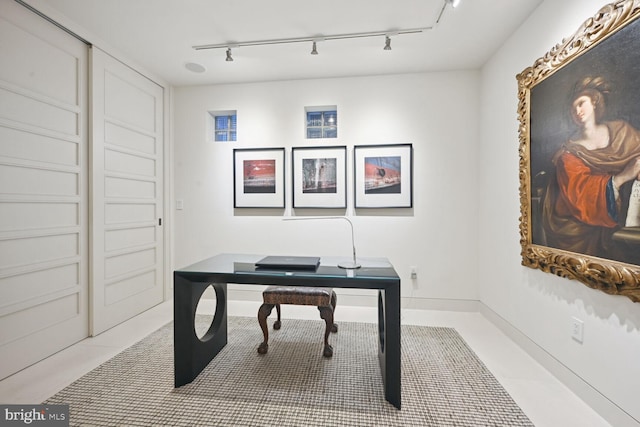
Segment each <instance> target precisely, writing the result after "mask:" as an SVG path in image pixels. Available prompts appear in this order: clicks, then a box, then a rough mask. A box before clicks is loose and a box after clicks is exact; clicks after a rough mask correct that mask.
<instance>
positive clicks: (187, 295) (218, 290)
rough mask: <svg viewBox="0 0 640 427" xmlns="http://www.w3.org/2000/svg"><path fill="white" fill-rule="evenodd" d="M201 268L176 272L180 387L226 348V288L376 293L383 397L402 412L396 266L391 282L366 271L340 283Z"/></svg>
mask: <svg viewBox="0 0 640 427" xmlns="http://www.w3.org/2000/svg"><path fill="white" fill-rule="evenodd" d="M220 256H227V257H228V256H229V255H220ZM215 258H216V257H214V258H211V260H213V259H215ZM259 258H260V257H258V258H256V260H257V259H259ZM206 261H207V260H205V261H203V262H202V263H205V262H206ZM202 263H198V264H194V265H193V266H191V267H187V268H185V269H182V270H176V271H174V274H173V277H174V283H173V295H174V301H173V303H174V369H175V387H180V386H183V385H185V384H188V383H190V382H192V381H193V380H194V379H195V378H196V377H197V376H198V375H199V374H200V372H201V371H202V370H203V369H204V368H205V367H206V366H207V365H208V364H209V362H210V361H211V360H212V359H213V358H214V357H215V356H216V355H217V354H218V353H219V352H220V350H222V348H223V347H224V346H225V345H226V344H227V283H236V284H246V285H256V284H257V285H286V286H319V287H332V288H358V289H377V290H378V336H379V341H378V349H379V351H378V359H379V362H380V371H381V373H382V379H383V383H384V394H385V398H386V399H387V401H388V402H389V403H391V404H392V405H393V406H395V407H396V408H398V409H400V407H401V369H400V367H401V359H400V354H401V348H400V278H399V277H398V276H397V274H396V273H395V271H393V267H392V266H391V264H389V268H390V269H391V271H393V273H394V274H393V275H392V276H381V277H376V276H375V271H374V272H373V273H372V274H366V270H367V269H366V268H364V267H363V270H362V271H358V270H355V273H353V272H346V271H345V272H344V276H342V277H338V276H337V275H322V274H319V273H317V272H306V273H305V272H295V273H286V274H284V273H281V274H275V275H274V274H273V272H259V271H254V272H249V273H248V272H246V271H240V272H229V271H200V270H201V269H199V268H198V265H199V264H202ZM321 268H322V265H321ZM221 270H222V269H221ZM369 271H372V270H369ZM387 271H388V269H387ZM350 273H353V274H354V275H353V277H349V274H350ZM209 286H213V289H214V290H215V294H216V311H215V314H214V317H213V321H212V323H211V326H210V327H209V330H208V331H207V332H206V333H205V335H204V336H203V337H202V338H198V336H197V335H196V332H195V328H194V322H195V316H196V307H197V305H198V302H199V301H200V298H201V296H202V294H203V293H204V291H205V290H206V289H207V288H208V287H209ZM256 326H257V324H256ZM345 351H348V349H345ZM256 355H257V353H256Z"/></svg>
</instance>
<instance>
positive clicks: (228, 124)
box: [209, 111, 237, 141]
mask: <svg viewBox="0 0 640 427" xmlns="http://www.w3.org/2000/svg"><path fill="white" fill-rule="evenodd" d="M209 116H210V118H211V119H210V122H211V124H212V126H211V127H212V128H213V129H212V134H213V138H211V139H212V140H213V141H235V140H236V128H237V115H236V112H235V111H209ZM210 132H211V131H210ZM210 135H211V134H210Z"/></svg>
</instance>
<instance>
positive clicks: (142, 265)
mask: <svg viewBox="0 0 640 427" xmlns="http://www.w3.org/2000/svg"><path fill="white" fill-rule="evenodd" d="M91 61H92V65H91V70H92V73H91V74H92V76H91V88H92V107H93V114H92V124H93V137H92V155H91V164H92V180H93V183H92V187H91V188H92V197H93V202H92V218H93V229H92V233H91V234H92V239H93V244H92V249H93V252H92V272H93V273H92V284H93V295H92V316H91V318H92V334H94V335H95V334H97V333H100V332H102V331H104V330H106V329H108V328H110V327H112V326H114V325H116V324H118V323H120V322H122V321H123V320H126V319H128V318H130V317H132V316H135V315H136V314H138V313H140V312H141V311H143V310H146V309H148V308H150V307H153V306H154V305H156V304H159V303H160V302H162V300H163V299H164V281H163V274H162V272H163V256H164V255H163V254H164V252H163V240H162V230H161V226H160V225H159V219H160V217H161V213H162V203H163V201H162V196H163V181H162V179H163V171H162V165H163V125H162V124H163V91H162V88H161V87H160V86H158V85H157V84H155V83H153V82H152V81H150V80H148V79H147V78H145V77H144V76H142V75H140V74H138V73H137V72H135V71H133V70H132V69H130V68H129V67H127V66H126V65H124V64H122V63H120V62H119V61H117V60H116V59H114V58H112V57H111V56H109V55H107V54H106V53H104V52H102V51H101V50H99V49H97V48H95V47H93V48H92V49H91Z"/></svg>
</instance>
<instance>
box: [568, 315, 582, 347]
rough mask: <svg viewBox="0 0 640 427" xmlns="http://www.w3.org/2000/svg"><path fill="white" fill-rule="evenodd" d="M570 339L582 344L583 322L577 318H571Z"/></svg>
mask: <svg viewBox="0 0 640 427" xmlns="http://www.w3.org/2000/svg"><path fill="white" fill-rule="evenodd" d="M570 332H571V338H573V339H574V340H576V341H578V342H579V343H581V344H582V340H583V338H584V322H583V321H582V320H580V319H578V318H577V317H572V318H571V331H570Z"/></svg>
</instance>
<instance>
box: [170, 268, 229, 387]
mask: <svg viewBox="0 0 640 427" xmlns="http://www.w3.org/2000/svg"><path fill="white" fill-rule="evenodd" d="M209 285H212V286H213V288H214V290H215V292H216V312H215V315H214V316H213V322H211V326H210V327H209V330H208V331H207V333H206V334H205V335H204V336H203V337H202V338H198V336H197V335H196V331H195V328H194V323H195V318H196V307H197V306H198V301H200V297H201V296H202V294H203V293H204V291H205V290H206V289H207V287H209ZM225 345H227V284H226V283H213V284H210V283H201V282H191V281H189V280H187V279H185V278H183V277H180V276H178V275H177V274H174V278H173V356H174V376H175V387H180V386H183V385H185V384H188V383H190V382H191V381H193V380H194V379H195V378H196V377H197V376H198V375H199V374H200V372H202V370H203V369H204V368H205V367H206V366H207V365H208V364H209V362H210V361H211V360H212V359H213V358H214V357H215V356H216V354H218V353H219V352H220V350H222V348H223V347H224V346H225Z"/></svg>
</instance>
